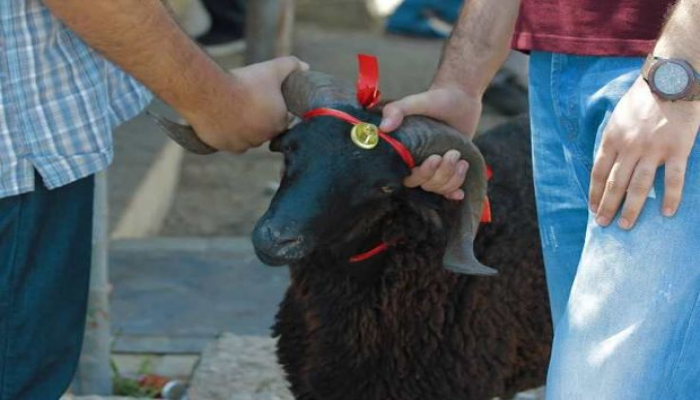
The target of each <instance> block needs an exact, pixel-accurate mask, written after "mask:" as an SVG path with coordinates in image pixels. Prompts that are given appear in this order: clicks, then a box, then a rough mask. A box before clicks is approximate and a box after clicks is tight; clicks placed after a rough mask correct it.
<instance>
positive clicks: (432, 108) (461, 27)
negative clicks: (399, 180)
mask: <svg viewBox="0 0 700 400" xmlns="http://www.w3.org/2000/svg"><path fill="white" fill-rule="evenodd" d="M519 10H520V0H468V1H467V5H466V6H465V7H464V9H463V10H462V13H461V15H460V19H459V21H458V23H457V25H456V27H455V29H454V31H453V33H452V37H451V38H450V40H449V41H448V42H447V45H446V46H445V51H444V53H443V56H442V61H441V62H440V68H439V69H438V72H437V74H436V76H435V79H434V81H433V84H432V86H431V87H430V89H428V91H426V92H424V93H420V94H416V95H413V96H408V97H406V98H404V99H402V100H399V101H397V102H394V103H391V104H388V105H387V106H386V107H385V108H384V120H383V121H382V126H381V128H382V129H383V130H385V131H387V132H390V131H393V130H395V129H397V128H398V127H399V126H400V125H401V123H402V122H403V119H404V117H407V116H409V115H425V116H429V117H432V118H435V119H437V120H440V121H443V122H445V123H447V124H449V125H452V126H453V127H455V128H456V129H457V130H459V131H460V132H462V133H464V134H465V135H467V136H468V137H469V138H472V137H473V136H474V133H475V132H476V127H477V125H478V123H479V118H480V117H481V110H482V108H483V107H482V97H483V95H484V91H486V88H487V87H488V85H489V82H490V81H491V79H493V77H494V76H495V75H496V72H497V71H498V68H499V67H500V66H501V64H503V62H504V61H505V59H506V56H507V55H508V49H509V42H510V38H511V36H512V35H513V31H514V28H515V20H516V18H517V16H518V11H519ZM459 159H460V154H459V153H457V154H455V153H453V152H451V153H448V154H446V155H445V156H444V157H439V156H437V155H436V156H432V157H430V158H428V160H426V162H425V163H423V165H422V166H421V167H420V168H416V169H415V170H414V173H413V174H412V175H411V176H410V177H408V179H406V182H405V184H406V185H407V186H409V187H418V186H420V187H422V188H423V189H425V190H428V191H432V192H437V193H442V194H444V195H446V196H447V197H448V198H452V199H461V198H462V197H463V196H464V193H462V191H461V189H459V187H460V186H461V184H462V182H463V181H464V179H465V176H466V173H467V169H468V167H469V166H468V165H467V164H466V161H459Z"/></svg>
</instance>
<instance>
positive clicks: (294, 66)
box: [270, 56, 309, 81]
mask: <svg viewBox="0 0 700 400" xmlns="http://www.w3.org/2000/svg"><path fill="white" fill-rule="evenodd" d="M270 62H271V63H273V67H274V69H275V73H276V75H277V79H279V80H280V81H284V80H285V79H287V77H288V76H289V75H291V74H292V73H293V72H297V71H308V70H309V64H307V63H305V62H303V61H301V60H299V59H298V58H296V57H293V56H290V57H281V58H277V59H275V60H272V61H270Z"/></svg>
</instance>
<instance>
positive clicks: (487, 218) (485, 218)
mask: <svg viewBox="0 0 700 400" xmlns="http://www.w3.org/2000/svg"><path fill="white" fill-rule="evenodd" d="M492 176H493V170H492V169H491V167H489V166H488V165H487V166H486V180H491V177H492ZM481 222H483V223H486V224H490V223H491V222H493V218H492V215H491V201H490V200H489V198H488V196H486V197H485V198H484V206H483V207H482V209H481Z"/></svg>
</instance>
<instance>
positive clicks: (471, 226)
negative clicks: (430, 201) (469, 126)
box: [396, 117, 497, 275]
mask: <svg viewBox="0 0 700 400" xmlns="http://www.w3.org/2000/svg"><path fill="white" fill-rule="evenodd" d="M396 137H397V139H399V140H400V141H401V142H402V143H403V144H404V145H405V146H406V147H408V148H409V149H410V150H411V152H412V153H413V156H414V158H415V159H416V163H418V164H420V163H422V162H423V161H425V159H426V158H428V157H430V156H431V155H433V154H445V153H446V152H447V151H448V150H451V149H455V150H458V151H459V152H460V153H461V154H462V159H463V160H467V161H468V162H469V171H468V173H467V177H466V179H465V181H464V184H463V185H462V189H463V190H464V193H465V195H466V198H465V199H464V201H463V202H462V212H461V213H460V218H462V221H460V223H459V224H458V226H459V232H457V234H456V235H454V236H453V237H452V238H451V239H450V242H449V243H448V245H447V251H446V253H445V259H444V263H445V267H446V268H447V269H449V270H450V271H453V272H457V273H462V274H468V275H495V274H496V273H497V271H496V270H494V269H492V268H489V267H486V266H484V265H482V264H481V263H480V262H479V261H478V260H477V259H476V256H475V255H474V237H475V236H476V232H477V229H478V227H479V222H480V220H481V213H482V210H483V204H484V198H485V197H486V189H487V182H486V163H485V162H484V159H483V157H482V156H481V153H480V152H479V149H478V148H477V147H476V146H475V145H474V143H472V142H471V141H470V140H468V139H467V138H466V137H464V135H462V134H461V133H459V132H458V131H457V130H455V129H452V128H450V127H448V126H447V125H445V124H442V123H440V122H437V121H435V120H432V119H430V118H427V117H409V118H406V120H405V122H404V124H403V125H402V126H401V128H400V129H399V130H398V131H397V133H396Z"/></svg>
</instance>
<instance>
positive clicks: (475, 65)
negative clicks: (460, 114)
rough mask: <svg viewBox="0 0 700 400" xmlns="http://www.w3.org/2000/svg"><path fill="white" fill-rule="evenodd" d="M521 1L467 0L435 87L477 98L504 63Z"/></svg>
mask: <svg viewBox="0 0 700 400" xmlns="http://www.w3.org/2000/svg"><path fill="white" fill-rule="evenodd" d="M519 10H520V0H469V1H468V2H467V5H466V6H465V7H464V9H463V10H462V14H461V16H460V20H459V22H458V23H457V25H456V26H455V29H454V31H453V33H452V37H451V38H450V40H449V41H448V43H447V45H446V46H445V51H444V54H443V58H442V61H441V64H440V68H439V70H438V73H437V76H436V78H435V84H437V85H440V84H458V85H460V86H461V87H462V88H463V89H464V90H466V91H468V92H470V94H473V95H475V96H478V97H480V96H481V95H482V94H483V93H484V91H485V90H486V88H487V86H488V84H489V82H490V81H491V79H493V77H494V75H495V74H496V72H497V71H498V68H499V67H500V66H501V65H502V64H503V62H504V61H505V59H506V57H507V55H508V51H509V47H510V46H509V44H510V40H511V36H512V35H513V30H514V28H515V20H516V18H517V16H518V12H519Z"/></svg>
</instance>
